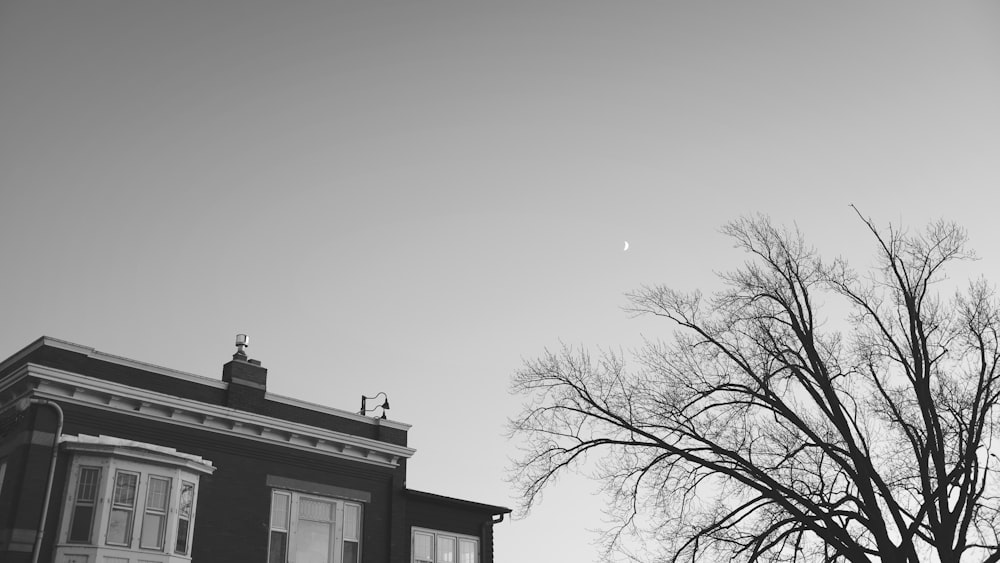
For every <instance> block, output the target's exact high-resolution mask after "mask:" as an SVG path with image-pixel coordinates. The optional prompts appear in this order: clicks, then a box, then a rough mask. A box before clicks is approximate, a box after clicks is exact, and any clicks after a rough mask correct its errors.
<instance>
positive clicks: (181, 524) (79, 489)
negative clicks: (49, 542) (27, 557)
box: [55, 436, 215, 562]
mask: <svg viewBox="0 0 1000 563" xmlns="http://www.w3.org/2000/svg"><path fill="white" fill-rule="evenodd" d="M63 442H64V443H63V447H64V449H66V450H67V451H68V452H69V453H70V454H71V456H72V458H71V463H70V467H69V478H68V482H67V483H66V493H65V499H64V502H63V511H62V515H63V518H62V521H61V523H60V527H59V534H58V537H57V545H56V559H55V560H56V561H63V560H64V559H65V560H80V561H85V560H93V561H103V560H117V559H129V560H131V559H130V558H128V557H125V555H126V553H125V552H135V553H139V554H141V553H146V554H147V556H146V557H140V559H144V560H150V561H152V560H154V558H153V557H152V556H154V555H155V554H159V555H157V556H156V557H155V560H156V561H165V562H166V561H190V559H191V557H190V551H191V541H192V535H193V530H194V518H195V512H196V510H195V508H196V506H197V498H198V482H199V478H200V475H201V474H210V473H211V472H213V471H214V470H215V468H214V467H213V466H212V465H211V463H210V462H208V461H206V460H204V459H202V458H200V457H198V456H194V455H190V454H183V453H180V452H176V451H175V450H172V449H170V448H164V447H162V446H157V445H154V444H144V443H140V442H134V441H130V440H121V439H118V438H111V437H107V436H100V437H93V436H63Z"/></svg>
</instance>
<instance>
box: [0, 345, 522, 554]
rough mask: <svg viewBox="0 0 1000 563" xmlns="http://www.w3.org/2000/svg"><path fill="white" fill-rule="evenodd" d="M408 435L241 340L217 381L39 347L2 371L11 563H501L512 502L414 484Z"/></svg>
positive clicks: (83, 350)
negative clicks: (300, 391)
mask: <svg viewBox="0 0 1000 563" xmlns="http://www.w3.org/2000/svg"><path fill="white" fill-rule="evenodd" d="M408 428H409V426H408V425H406V424H403V423H400V422H396V421H393V420H387V419H384V418H373V417H370V416H363V415H360V414H356V413H350V412H346V411H341V410H337V409H332V408H327V407H323V406H320V405H316V404H312V403H308V402H305V401H300V400H297V399H291V398H288V397H282V396H279V395H274V394H272V393H269V392H268V391H267V370H266V369H265V368H264V367H263V366H261V364H260V362H258V361H256V360H251V359H249V358H247V356H246V354H245V353H244V351H243V347H242V346H240V347H239V349H238V351H237V353H236V354H235V355H234V356H233V359H232V360H231V361H230V362H228V363H226V364H225V365H224V366H223V370H222V377H221V379H213V378H208V377H202V376H198V375H192V374H188V373H183V372H179V371H175V370H171V369H167V368H163V367H159V366H153V365H149V364H145V363H142V362H138V361H135V360H130V359H127V358H121V357H117V356H112V355H109V354H105V353H102V352H98V351H96V350H94V349H92V348H88V347H85V346H80V345H77V344H72V343H69V342H64V341H61V340H56V339H53V338H49V337H42V338H39V339H38V340H36V341H35V342H33V343H31V344H30V345H28V346H27V347H25V348H24V349H22V350H21V351H19V352H17V353H16V354H14V355H13V356H11V357H10V358H8V359H6V360H5V361H3V362H2V363H0V561H4V562H6V563H19V562H29V561H42V562H53V563H182V562H188V561H194V562H195V563H226V562H231V563H252V562H258V563H359V562H366V563H426V562H432V563H439V562H448V563H492V562H493V525H494V524H495V523H497V522H500V521H501V520H502V519H503V517H504V514H506V513H509V512H510V509H508V508H504V507H501V506H492V505H489V504H482V503H478V502H472V501H466V500H460V499H455V498H450V497H446V496H441V495H436V494H431V493H427V492H420V491H415V490H411V489H408V488H406V463H407V460H408V459H409V458H410V457H411V456H412V455H413V453H414V450H413V449H411V448H409V447H408V446H407V430H408ZM439 461H442V462H443V461H444V460H439ZM430 462H433V460H431V461H430ZM46 498H47V499H48V502H46V500H45V499H46ZM43 521H44V527H43V528H42V529H43V531H44V533H42V534H38V531H39V526H40V523H41V522H43Z"/></svg>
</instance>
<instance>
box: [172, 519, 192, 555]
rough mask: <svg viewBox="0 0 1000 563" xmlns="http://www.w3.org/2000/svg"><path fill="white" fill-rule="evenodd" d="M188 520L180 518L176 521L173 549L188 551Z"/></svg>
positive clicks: (182, 552) (179, 551)
mask: <svg viewBox="0 0 1000 563" xmlns="http://www.w3.org/2000/svg"><path fill="white" fill-rule="evenodd" d="M190 524H191V522H190V520H185V519H183V518H182V519H180V520H178V521H177V542H176V543H175V544H174V551H175V552H177V553H181V554H185V553H187V551H188V543H187V542H188V527H189V526H190Z"/></svg>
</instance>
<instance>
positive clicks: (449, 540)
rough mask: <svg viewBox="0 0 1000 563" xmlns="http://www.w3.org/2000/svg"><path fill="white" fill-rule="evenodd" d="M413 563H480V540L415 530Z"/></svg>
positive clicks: (412, 550)
mask: <svg viewBox="0 0 1000 563" xmlns="http://www.w3.org/2000/svg"><path fill="white" fill-rule="evenodd" d="M411 552H412V554H413V555H412V557H411V559H410V560H411V561H412V563H479V539H478V538H475V537H472V536H465V535H462V534H453V533H451V532H440V531H437V530H427V529H424V528H413V539H412V544H411Z"/></svg>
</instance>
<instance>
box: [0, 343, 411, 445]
mask: <svg viewBox="0 0 1000 563" xmlns="http://www.w3.org/2000/svg"><path fill="white" fill-rule="evenodd" d="M43 346H48V347H50V348H58V349H60V350H66V351H68V352H75V353H77V354H83V355H85V356H87V357H88V358H92V359H95V360H99V361H102V362H108V363H112V364H117V365H120V366H126V367H130V368H134V369H139V370H142V371H146V372H149V373H155V374H158V375H164V376H167V377H173V378H177V379H183V380H186V381H191V382H194V383H198V384H201V385H205V386H208V387H213V388H215V389H226V388H228V385H229V384H228V383H226V382H224V381H222V380H219V379H213V378H211V377H205V376H203V375H198V374H194V373H188V372H186V371H180V370H176V369H171V368H167V367H163V366H158V365H155V364H149V363H146V362H140V361H139V360H133V359H131V358H125V357H122V356H115V355H113V354H107V353H105V352H101V351H99V350H95V349H94V348H91V347H90V346H84V345H82V344H75V343H73V342H68V341H66V340H60V339H58V338H52V337H51V336H42V337H39V338H38V339H37V340H35V341H34V342H32V343H31V344H28V345H27V346H25V347H24V348H22V349H20V350H18V351H17V352H16V353H14V354H13V355H12V356H10V357H9V358H7V359H6V360H4V361H3V362H0V373H2V372H3V371H4V370H6V369H7V368H9V367H11V366H14V365H17V364H19V363H24V362H23V360H24V358H25V357H26V356H28V355H29V354H31V353H32V352H34V351H35V350H37V349H39V348H41V347H43ZM265 398H266V399H267V400H269V401H274V402H276V403H282V404H285V405H290V406H294V407H299V408H303V409H307V410H311V411H315V412H320V413H323V414H329V415H332V416H338V417H341V418H347V419H350V420H355V421H359V422H364V423H366V424H372V425H375V426H385V427H387V428H393V429H395V430H404V431H406V430H409V429H410V428H411V426H412V425H410V424H406V423H404V422H399V421H396V420H388V419H377V418H372V417H369V416H362V415H359V414H358V413H356V412H350V411H345V410H342V409H337V408H333V407H328V406H325V405H320V404H316V403H311V402H309V401H303V400H302V399H296V398H293V397H286V396H284V395H278V394H275V393H267V394H266V395H265Z"/></svg>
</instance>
